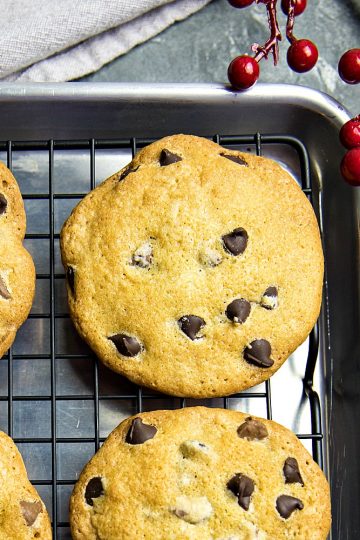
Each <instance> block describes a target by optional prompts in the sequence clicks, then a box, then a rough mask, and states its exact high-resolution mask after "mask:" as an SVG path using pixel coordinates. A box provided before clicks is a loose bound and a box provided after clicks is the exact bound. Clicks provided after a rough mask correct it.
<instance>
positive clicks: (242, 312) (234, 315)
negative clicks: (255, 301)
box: [225, 298, 251, 324]
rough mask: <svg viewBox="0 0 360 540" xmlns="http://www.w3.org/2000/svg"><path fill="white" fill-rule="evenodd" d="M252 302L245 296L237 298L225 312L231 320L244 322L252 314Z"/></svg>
mask: <svg viewBox="0 0 360 540" xmlns="http://www.w3.org/2000/svg"><path fill="white" fill-rule="evenodd" d="M250 311H251V304H250V302H248V301H247V300H244V298H236V300H233V301H232V302H231V303H230V304H229V305H228V307H227V308H226V311H225V314H226V316H227V318H228V319H230V321H233V322H234V323H239V324H242V323H244V322H245V321H246V319H247V318H248V316H249V315H250Z"/></svg>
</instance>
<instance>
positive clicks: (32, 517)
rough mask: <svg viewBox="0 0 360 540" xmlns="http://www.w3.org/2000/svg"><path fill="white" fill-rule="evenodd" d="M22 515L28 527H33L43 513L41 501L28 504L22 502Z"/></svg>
mask: <svg viewBox="0 0 360 540" xmlns="http://www.w3.org/2000/svg"><path fill="white" fill-rule="evenodd" d="M20 507H21V513H22V515H23V517H24V519H25V521H26V525H27V526H28V527H31V525H33V523H35V521H36V518H37V517H38V515H39V514H40V513H41V512H42V510H43V509H42V504H41V502H40V501H35V502H28V501H20Z"/></svg>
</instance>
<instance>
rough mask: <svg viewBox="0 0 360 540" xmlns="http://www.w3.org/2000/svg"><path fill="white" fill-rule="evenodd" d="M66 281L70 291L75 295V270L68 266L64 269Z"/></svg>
mask: <svg viewBox="0 0 360 540" xmlns="http://www.w3.org/2000/svg"><path fill="white" fill-rule="evenodd" d="M66 279H67V282H68V284H69V287H70V290H71V292H72V293H73V294H75V270H74V269H73V267H72V266H68V267H67V269H66Z"/></svg>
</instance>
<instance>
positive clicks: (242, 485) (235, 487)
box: [226, 473, 255, 510]
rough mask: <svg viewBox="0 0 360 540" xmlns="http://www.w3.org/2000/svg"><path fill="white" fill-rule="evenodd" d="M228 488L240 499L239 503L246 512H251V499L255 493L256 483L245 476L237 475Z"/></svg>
mask: <svg viewBox="0 0 360 540" xmlns="http://www.w3.org/2000/svg"><path fill="white" fill-rule="evenodd" d="M226 487H227V488H228V489H229V490H230V491H232V493H233V494H234V495H236V497H237V498H238V503H239V505H240V506H241V508H243V509H244V510H249V506H250V497H251V495H252V494H253V492H254V488H255V486H254V482H253V481H252V480H251V478H249V477H248V476H246V475H245V474H241V473H237V474H235V476H233V477H232V478H231V479H230V480H229V481H228V483H227V484H226Z"/></svg>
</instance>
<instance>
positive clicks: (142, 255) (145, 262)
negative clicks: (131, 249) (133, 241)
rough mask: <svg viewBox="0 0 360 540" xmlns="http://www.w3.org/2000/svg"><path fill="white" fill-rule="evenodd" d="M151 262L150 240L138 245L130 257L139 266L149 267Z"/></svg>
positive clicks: (151, 249)
mask: <svg viewBox="0 0 360 540" xmlns="http://www.w3.org/2000/svg"><path fill="white" fill-rule="evenodd" d="M152 262H153V248H152V245H151V244H150V242H145V244H143V245H142V246H140V247H139V248H138V249H137V250H136V251H135V253H134V255H133V257H132V263H133V264H134V265H135V266H140V268H149V267H150V266H151V264H152Z"/></svg>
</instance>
